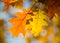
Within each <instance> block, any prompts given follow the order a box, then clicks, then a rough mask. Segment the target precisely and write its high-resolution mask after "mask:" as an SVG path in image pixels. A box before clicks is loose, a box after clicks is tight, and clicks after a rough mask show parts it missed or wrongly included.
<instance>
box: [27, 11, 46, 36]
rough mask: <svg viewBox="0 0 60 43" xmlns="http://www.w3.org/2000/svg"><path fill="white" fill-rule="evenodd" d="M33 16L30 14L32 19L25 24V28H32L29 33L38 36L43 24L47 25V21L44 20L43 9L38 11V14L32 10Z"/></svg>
mask: <svg viewBox="0 0 60 43" xmlns="http://www.w3.org/2000/svg"><path fill="white" fill-rule="evenodd" d="M34 15H35V16H32V18H33V21H32V22H30V24H28V25H26V27H27V28H32V29H31V33H32V34H33V35H34V36H38V35H39V33H40V32H43V31H44V30H43V28H42V27H43V26H44V25H47V23H46V22H45V21H44V19H45V18H46V16H45V15H44V12H43V11H41V10H40V11H39V12H38V14H37V13H35V12H34Z"/></svg>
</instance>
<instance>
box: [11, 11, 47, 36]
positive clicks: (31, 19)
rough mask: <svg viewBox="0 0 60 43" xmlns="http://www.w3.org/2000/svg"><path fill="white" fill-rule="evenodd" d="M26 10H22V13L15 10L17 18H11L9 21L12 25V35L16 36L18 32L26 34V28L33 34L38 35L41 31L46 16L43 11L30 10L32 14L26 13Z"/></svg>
mask: <svg viewBox="0 0 60 43" xmlns="http://www.w3.org/2000/svg"><path fill="white" fill-rule="evenodd" d="M28 12H29V10H28V11H26V10H25V11H24V12H22V13H20V12H17V13H16V16H17V18H12V19H11V20H10V23H12V24H13V25H14V26H13V27H12V28H10V31H11V32H12V35H13V36H16V37H17V36H18V34H20V33H22V34H23V35H24V36H25V34H26V29H28V30H29V31H30V32H31V34H33V35H34V36H38V35H39V33H40V32H43V31H44V30H43V26H45V25H47V23H46V22H45V21H44V19H46V18H47V16H46V15H45V14H44V11H42V10H39V12H32V13H33V15H32V14H28Z"/></svg>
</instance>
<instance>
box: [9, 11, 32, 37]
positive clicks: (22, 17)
mask: <svg viewBox="0 0 60 43" xmlns="http://www.w3.org/2000/svg"><path fill="white" fill-rule="evenodd" d="M16 16H17V18H12V19H11V20H10V21H9V22H10V23H12V24H13V25H14V26H13V27H12V28H10V31H11V32H12V35H13V36H15V37H17V36H18V35H19V34H20V33H22V34H23V35H24V36H25V33H26V31H25V25H26V22H27V20H29V19H31V15H29V14H27V12H26V11H25V12H23V13H20V12H17V13H16Z"/></svg>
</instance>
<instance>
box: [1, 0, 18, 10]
mask: <svg viewBox="0 0 60 43" xmlns="http://www.w3.org/2000/svg"><path fill="white" fill-rule="evenodd" d="M2 1H3V2H4V5H5V6H4V10H6V9H7V8H8V7H9V6H10V5H12V6H14V4H15V2H16V1H17V0H2Z"/></svg>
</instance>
